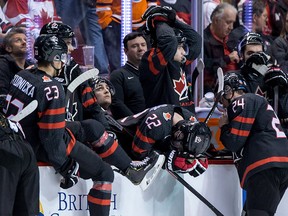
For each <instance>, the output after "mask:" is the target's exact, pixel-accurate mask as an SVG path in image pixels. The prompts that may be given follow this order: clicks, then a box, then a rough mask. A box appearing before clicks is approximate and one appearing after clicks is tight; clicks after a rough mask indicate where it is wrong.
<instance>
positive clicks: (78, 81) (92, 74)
mask: <svg viewBox="0 0 288 216" xmlns="http://www.w3.org/2000/svg"><path fill="white" fill-rule="evenodd" d="M98 74H99V70H98V69H97V68H93V69H91V70H88V71H85V72H84V73H82V74H81V75H79V76H78V77H76V78H75V79H74V80H73V81H72V82H71V83H70V84H69V86H68V87H67V92H66V97H65V104H66V111H68V109H69V98H70V96H71V94H72V93H73V92H74V91H75V89H76V88H77V87H78V86H80V85H81V84H82V83H83V82H85V81H87V80H89V79H91V78H93V77H97V76H98Z"/></svg>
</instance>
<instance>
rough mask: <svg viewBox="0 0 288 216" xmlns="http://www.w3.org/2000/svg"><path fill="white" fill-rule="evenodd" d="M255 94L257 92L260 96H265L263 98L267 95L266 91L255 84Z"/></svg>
mask: <svg viewBox="0 0 288 216" xmlns="http://www.w3.org/2000/svg"><path fill="white" fill-rule="evenodd" d="M255 94H258V95H260V96H262V97H265V98H266V96H267V92H266V91H265V92H263V91H262V89H261V88H260V86H257V89H256V91H255Z"/></svg>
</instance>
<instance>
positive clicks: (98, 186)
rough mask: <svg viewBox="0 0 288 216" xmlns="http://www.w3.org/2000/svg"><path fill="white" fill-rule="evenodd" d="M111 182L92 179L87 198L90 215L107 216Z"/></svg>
mask: <svg viewBox="0 0 288 216" xmlns="http://www.w3.org/2000/svg"><path fill="white" fill-rule="evenodd" d="M111 191H112V183H111V182H103V181H94V185H93V187H92V188H91V190H90V192H89V194H88V197H87V200H88V205H89V212H90V215H91V216H96V215H97V216H108V215H109V211H110V203H111Z"/></svg>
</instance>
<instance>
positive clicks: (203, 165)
mask: <svg viewBox="0 0 288 216" xmlns="http://www.w3.org/2000/svg"><path fill="white" fill-rule="evenodd" d="M196 160H197V162H196V166H195V169H193V170H192V171H191V172H189V174H190V175H191V176H193V177H197V176H199V175H201V174H202V173H204V172H205V171H206V169H207V168H208V159H207V158H206V157H197V159H196Z"/></svg>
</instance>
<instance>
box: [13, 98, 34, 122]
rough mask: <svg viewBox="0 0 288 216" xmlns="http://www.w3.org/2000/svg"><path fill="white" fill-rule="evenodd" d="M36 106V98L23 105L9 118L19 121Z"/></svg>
mask: <svg viewBox="0 0 288 216" xmlns="http://www.w3.org/2000/svg"><path fill="white" fill-rule="evenodd" d="M37 106H38V102H37V100H33V101H31V102H30V103H29V104H28V105H27V106H25V107H24V108H23V109H22V110H21V111H20V112H18V113H17V114H16V115H15V116H13V117H12V118H11V120H12V121H15V122H19V121H21V120H22V119H24V118H25V117H26V116H28V115H30V114H31V113H32V112H33V111H34V110H35V109H36V108H37Z"/></svg>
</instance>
